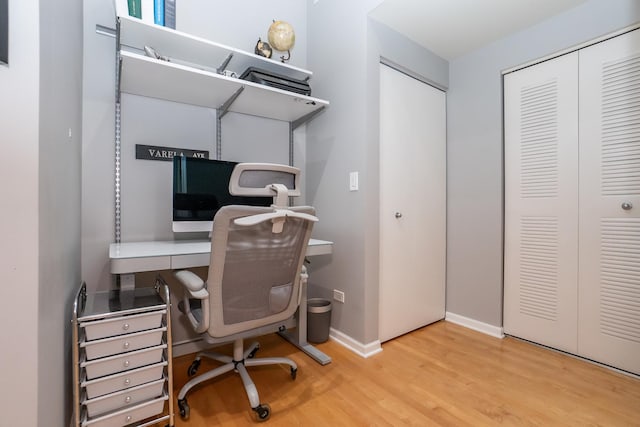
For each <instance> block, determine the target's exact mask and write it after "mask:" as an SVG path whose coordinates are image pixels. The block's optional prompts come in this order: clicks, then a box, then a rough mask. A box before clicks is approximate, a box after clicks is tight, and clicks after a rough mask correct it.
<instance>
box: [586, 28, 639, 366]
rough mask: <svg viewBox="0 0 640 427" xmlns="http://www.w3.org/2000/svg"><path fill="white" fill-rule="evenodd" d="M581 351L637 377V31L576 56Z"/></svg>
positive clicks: (587, 49) (595, 46) (589, 356)
mask: <svg viewBox="0 0 640 427" xmlns="http://www.w3.org/2000/svg"><path fill="white" fill-rule="evenodd" d="M579 239H580V246H579V250H580V276H579V281H580V292H579V304H578V316H579V326H578V331H579V333H578V353H579V354H580V355H581V356H584V357H587V358H591V359H594V360H597V361H599V362H603V363H607V364H610V365H613V366H615V367H618V368H622V369H625V370H628V371H631V372H635V373H636V374H640V31H638V30H636V31H634V32H631V33H627V34H625V35H622V36H618V37H616V38H614V39H611V40H608V41H606V42H604V43H600V44H597V45H594V46H591V47H589V48H586V49H583V50H582V51H581V52H580V231H579Z"/></svg>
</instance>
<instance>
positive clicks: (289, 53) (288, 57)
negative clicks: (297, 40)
mask: <svg viewBox="0 0 640 427" xmlns="http://www.w3.org/2000/svg"><path fill="white" fill-rule="evenodd" d="M290 59H291V51H290V50H287V57H286V58H285V57H284V55H282V56H281V57H280V61H281V62H283V63H284V62H286V61H288V60H290Z"/></svg>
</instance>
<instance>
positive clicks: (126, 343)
mask: <svg viewBox="0 0 640 427" xmlns="http://www.w3.org/2000/svg"><path fill="white" fill-rule="evenodd" d="M130 345H131V344H129V341H127V342H125V343H124V345H123V347H124V349H125V350H126V349H128V348H129V346H130Z"/></svg>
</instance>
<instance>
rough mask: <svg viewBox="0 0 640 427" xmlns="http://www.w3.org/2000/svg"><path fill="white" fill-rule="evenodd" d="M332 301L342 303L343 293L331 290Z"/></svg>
mask: <svg viewBox="0 0 640 427" xmlns="http://www.w3.org/2000/svg"><path fill="white" fill-rule="evenodd" d="M333 299H334V300H336V301H338V302H344V292H342V291H339V290H337V289H334V290H333Z"/></svg>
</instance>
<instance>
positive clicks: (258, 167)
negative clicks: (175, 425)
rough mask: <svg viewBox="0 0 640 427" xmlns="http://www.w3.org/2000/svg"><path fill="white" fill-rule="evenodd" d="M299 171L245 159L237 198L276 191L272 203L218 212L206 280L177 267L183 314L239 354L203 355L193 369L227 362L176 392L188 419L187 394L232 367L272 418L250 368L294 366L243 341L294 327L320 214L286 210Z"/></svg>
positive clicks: (258, 412)
mask: <svg viewBox="0 0 640 427" xmlns="http://www.w3.org/2000/svg"><path fill="white" fill-rule="evenodd" d="M299 177H300V171H299V170H298V169H296V168H293V167H290V166H284V165H272V164H262V163H240V164H238V165H236V167H235V168H234V170H233V173H232V175H231V179H230V184H229V190H230V192H231V194H233V195H241V196H266V195H269V196H273V198H274V202H273V205H272V206H271V207H257V206H240V205H233V206H225V207H222V208H221V209H220V210H219V211H218V212H217V213H216V215H215V217H214V220H213V229H212V233H211V259H210V264H209V270H208V275H207V280H206V283H205V282H204V281H203V280H202V279H200V278H199V277H198V276H196V275H195V274H194V273H192V272H191V271H188V270H181V271H177V272H175V273H174V274H175V277H176V278H177V279H178V281H179V282H180V283H181V284H182V285H183V286H184V288H185V294H184V298H183V301H182V304H181V305H182V307H181V309H182V310H183V312H184V314H185V315H186V316H187V319H188V320H189V322H190V323H191V325H192V326H193V328H194V330H195V331H196V332H198V333H200V334H201V335H202V337H203V338H204V340H205V341H206V342H207V343H209V344H219V343H225V342H231V341H233V356H227V355H222V354H218V353H214V352H201V353H198V354H197V355H196V358H195V360H194V361H193V363H192V364H191V366H190V367H189V369H188V374H189V376H193V375H195V374H196V372H197V370H198V367H199V365H200V360H201V358H202V357H207V358H211V359H213V360H216V361H219V362H221V363H223V365H222V366H219V367H217V368H215V369H213V370H211V371H208V372H205V373H203V374H201V375H199V376H197V377H194V378H192V379H191V380H190V381H188V382H187V383H186V384H185V385H184V386H183V387H182V389H181V390H180V392H179V393H178V408H179V410H180V415H181V416H182V418H184V419H187V418H188V417H189V411H190V409H189V405H188V403H187V398H186V395H187V393H188V392H189V391H190V390H191V389H192V388H193V387H195V386H196V385H198V384H200V383H202V382H204V381H207V380H209V379H211V378H214V377H217V376H219V375H222V374H224V373H226V372H229V371H235V372H237V373H238V374H239V375H240V378H241V379H242V382H243V383H244V387H245V390H246V392H247V397H248V399H249V403H250V405H251V409H252V410H253V411H254V415H255V417H256V419H257V420H258V421H265V420H267V419H268V418H269V416H270V415H271V408H270V407H269V405H268V404H265V403H260V398H259V396H258V391H257V389H256V387H255V385H254V383H253V381H252V380H251V378H250V376H249V374H248V372H247V369H246V368H247V367H249V366H261V365H268V364H286V365H289V366H290V373H291V378H292V379H295V378H296V373H297V365H296V363H295V362H294V361H293V360H291V359H289V358H285V357H269V358H256V357H254V356H255V353H256V351H257V350H258V348H259V344H258V343H257V342H254V343H252V344H251V345H250V346H249V347H247V348H246V349H245V348H244V346H243V340H244V339H245V338H249V337H254V336H259V335H264V334H267V333H273V332H277V331H282V330H284V329H286V328H289V327H292V326H295V319H294V318H293V316H294V313H295V311H296V309H297V308H298V305H299V304H300V295H301V289H302V286H304V285H305V282H306V279H307V275H306V270H305V268H304V265H303V263H304V257H305V253H306V249H307V244H308V242H309V238H310V236H311V230H312V228H313V223H314V222H315V221H317V218H316V217H315V216H314V215H313V214H314V213H315V212H314V209H313V208H312V207H287V204H288V198H289V197H290V196H298V195H300V190H299Z"/></svg>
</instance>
